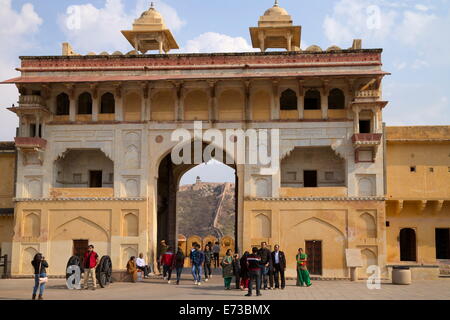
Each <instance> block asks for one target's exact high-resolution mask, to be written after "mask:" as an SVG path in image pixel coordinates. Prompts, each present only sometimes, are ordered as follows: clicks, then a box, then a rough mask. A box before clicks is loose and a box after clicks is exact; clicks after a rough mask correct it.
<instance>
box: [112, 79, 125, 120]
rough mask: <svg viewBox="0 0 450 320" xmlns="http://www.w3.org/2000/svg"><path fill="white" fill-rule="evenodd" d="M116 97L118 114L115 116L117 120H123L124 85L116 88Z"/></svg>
mask: <svg viewBox="0 0 450 320" xmlns="http://www.w3.org/2000/svg"><path fill="white" fill-rule="evenodd" d="M114 98H115V100H116V108H115V109H116V110H115V112H116V114H115V118H116V121H123V97H122V87H121V86H118V87H117V88H116V94H115V95H114Z"/></svg>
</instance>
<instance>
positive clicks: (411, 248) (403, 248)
mask: <svg viewBox="0 0 450 320" xmlns="http://www.w3.org/2000/svg"><path fill="white" fill-rule="evenodd" d="M400 261H417V255H416V232H415V231H414V229H411V228H406V229H402V230H400Z"/></svg>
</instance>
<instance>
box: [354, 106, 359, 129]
mask: <svg viewBox="0 0 450 320" xmlns="http://www.w3.org/2000/svg"><path fill="white" fill-rule="evenodd" d="M353 113H354V120H353V121H354V133H355V134H357V133H359V108H357V107H354V108H353Z"/></svg>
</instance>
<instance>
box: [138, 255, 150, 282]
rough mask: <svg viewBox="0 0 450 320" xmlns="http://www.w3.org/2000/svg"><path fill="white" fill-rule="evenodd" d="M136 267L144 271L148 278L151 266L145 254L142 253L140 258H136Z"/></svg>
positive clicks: (145, 276)
mask: <svg viewBox="0 0 450 320" xmlns="http://www.w3.org/2000/svg"><path fill="white" fill-rule="evenodd" d="M136 267H137V268H138V269H139V270H141V271H142V272H144V278H146V279H147V278H148V273H149V267H148V265H147V263H146V262H145V259H144V254H142V253H140V254H139V258H137V259H136Z"/></svg>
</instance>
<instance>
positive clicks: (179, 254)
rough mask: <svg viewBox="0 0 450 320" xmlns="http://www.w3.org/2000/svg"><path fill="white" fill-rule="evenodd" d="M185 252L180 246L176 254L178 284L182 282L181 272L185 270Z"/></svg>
mask: <svg viewBox="0 0 450 320" xmlns="http://www.w3.org/2000/svg"><path fill="white" fill-rule="evenodd" d="M184 259H185V257H184V253H183V249H181V248H180V247H178V250H177V253H176V255H175V269H176V270H177V285H179V284H180V279H181V273H182V272H183V268H184Z"/></svg>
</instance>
